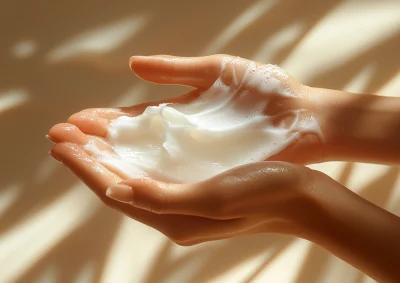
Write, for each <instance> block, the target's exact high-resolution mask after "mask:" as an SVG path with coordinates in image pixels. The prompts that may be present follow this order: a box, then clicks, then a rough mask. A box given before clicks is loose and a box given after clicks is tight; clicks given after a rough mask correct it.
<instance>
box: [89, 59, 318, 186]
mask: <svg viewBox="0 0 400 283" xmlns="http://www.w3.org/2000/svg"><path fill="white" fill-rule="evenodd" d="M231 63H232V62H224V63H222V64H223V66H222V68H221V69H222V71H221V74H223V73H224V72H225V73H224V74H226V73H227V71H230V72H231V73H232V72H233V75H232V81H231V83H230V85H229V86H227V85H225V84H224V83H223V80H222V79H221V78H219V79H218V80H217V81H216V82H215V83H214V85H213V86H212V87H211V88H209V89H208V90H206V91H205V92H203V93H202V94H201V96H200V97H199V98H198V99H196V100H195V101H193V102H191V103H190V104H160V105H158V106H151V107H147V108H146V110H145V111H144V113H143V114H142V115H139V116H137V117H128V116H123V117H120V118H118V119H116V120H114V121H113V122H112V123H111V125H110V128H109V132H108V136H107V137H106V138H105V139H104V141H105V142H106V143H107V144H108V145H109V146H111V147H112V149H113V151H114V152H115V153H114V154H110V153H109V151H104V150H100V149H99V147H98V146H95V144H96V143H95V142H93V141H92V142H91V143H90V144H89V145H88V146H86V149H87V150H88V151H89V152H91V154H92V155H94V156H96V157H97V158H98V160H99V161H100V162H101V163H102V164H103V165H105V166H107V167H108V168H109V169H111V170H112V171H114V172H117V173H118V174H120V175H122V176H124V177H125V178H143V177H144V178H151V179H155V180H159V181H169V182H176V183H186V182H197V181H201V180H205V179H207V178H210V177H212V176H214V175H217V174H219V173H221V172H223V171H226V170H229V169H231V168H234V167H237V166H239V165H243V164H247V163H252V162H257V161H263V160H265V159H267V158H269V157H271V156H273V155H275V154H277V153H279V152H280V151H282V150H283V149H285V148H286V147H287V146H288V145H289V144H291V143H292V142H294V141H295V140H296V139H298V138H299V136H300V134H301V133H305V132H313V133H315V134H317V135H318V136H320V137H321V138H322V135H321V132H320V128H319V125H318V123H317V121H316V119H314V118H313V117H312V116H311V117H310V116H309V117H308V118H307V119H306V120H305V119H301V118H300V113H301V112H302V111H303V110H302V109H295V110H289V111H285V112H284V113H275V115H273V116H268V115H265V114H264V113H263V112H265V109H266V107H267V106H268V103H269V102H270V100H271V98H272V97H274V98H275V99H276V98H277V97H282V99H284V98H285V97H286V98H287V97H295V95H294V94H292V93H291V91H290V89H289V88H285V87H284V85H285V79H286V78H287V75H286V73H285V72H284V71H283V70H282V69H280V68H278V67H277V66H274V65H264V66H261V67H257V66H256V64H255V63H251V64H250V66H249V67H248V69H247V71H246V73H245V75H244V78H243V80H241V82H238V79H237V78H236V76H235V73H234V71H233V69H232V65H231ZM228 68H229V70H228ZM228 73H229V72H228ZM279 117H281V118H279ZM288 117H291V118H290V119H289V121H290V123H289V124H288V123H287V121H288V119H287V118H288ZM280 120H281V121H280ZM273 121H274V122H273ZM277 121H278V122H277ZM285 121H286V122H285Z"/></svg>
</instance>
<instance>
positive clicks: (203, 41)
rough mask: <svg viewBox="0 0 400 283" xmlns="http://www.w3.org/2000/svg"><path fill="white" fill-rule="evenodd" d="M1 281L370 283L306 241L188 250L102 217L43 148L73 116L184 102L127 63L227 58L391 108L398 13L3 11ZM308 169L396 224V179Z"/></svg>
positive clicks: (292, 2) (277, 239)
mask: <svg viewBox="0 0 400 283" xmlns="http://www.w3.org/2000/svg"><path fill="white" fill-rule="evenodd" d="M0 31H1V32H0V34H1V40H0V50H1V52H0V63H1V65H0V66H1V68H0V128H1V130H2V135H1V157H2V163H1V164H0V167H1V170H0V172H1V173H0V174H1V179H0V182H1V183H0V274H1V275H0V276H1V279H0V281H1V282H24V283H25V282H133V283H136V282H145V283H153V282H173V283H180V282H290V283H292V282H295V283H302V282H305V283H313V282H327V283H331V282H332V283H335V282H342V283H347V282H349V283H350V282H351V283H353V282H354V283H364V282H372V280H370V279H368V278H367V277H365V276H364V275H362V274H361V273H360V272H358V271H357V270H355V269H354V268H352V267H351V266H349V265H347V264H346V263H344V262H342V261H341V260H339V259H337V258H335V257H334V256H332V255H330V254H328V253H327V252H325V251H324V250H323V249H322V248H320V247H317V246H315V245H313V244H311V243H309V242H307V241H304V240H299V239H295V238H292V237H288V236H280V235H256V236H251V237H243V238H237V239H232V240H225V241H218V242H212V243H206V244H201V245H198V246H194V247H189V248H184V247H179V246H176V245H175V244H173V243H171V242H170V241H169V240H167V239H166V238H165V237H164V236H163V235H161V234H159V233H158V232H156V231H154V230H152V229H151V228H148V227H146V226H144V225H142V224H139V223H136V222H135V221H133V220H130V219H127V218H125V217H123V216H121V215H120V214H119V213H117V212H114V211H112V210H110V209H108V208H105V207H103V206H102V205H101V203H100V201H98V200H97V199H96V197H95V196H94V195H92V194H91V192H90V191H89V190H87V189H86V188H85V186H84V185H82V184H81V183H80V182H78V181H77V180H76V179H75V178H74V177H73V176H72V175H71V174H70V173H69V172H68V171H67V170H66V169H65V168H63V166H62V165H59V164H57V163H56V162H55V161H53V160H52V159H51V158H50V157H49V156H48V155H47V152H48V150H49V148H50V143H49V142H48V141H46V139H45V137H44V135H45V133H46V132H47V130H48V129H49V128H50V127H51V126H52V125H53V124H55V123H57V122H62V121H65V120H66V118H67V117H68V116H69V115H70V114H71V113H74V112H76V111H78V110H81V109H83V108H89V107H108V106H115V105H130V104H136V103H139V102H143V101H147V100H155V99H160V98H165V97H167V96H170V95H174V94H177V93H180V92H181V91H183V90H184V88H183V87H172V86H170V87H163V86H155V85H150V84H147V83H144V82H141V81H140V80H139V79H137V78H135V77H134V76H133V75H132V74H131V73H130V71H129V68H128V58H129V56H131V55H148V54H160V53H164V54H173V55H181V56H198V55H204V54H213V53H228V54H233V55H238V56H241V57H246V58H251V59H255V60H259V61H261V62H265V63H275V64H278V65H280V66H281V67H283V68H284V69H285V70H286V71H288V72H289V73H291V74H292V75H293V76H294V77H296V78H298V79H299V80H300V81H301V82H302V83H305V84H309V85H312V86H319V87H326V88H335V89H344V90H349V91H354V92H369V93H377V94H378V93H379V94H385V95H393V96H394V95H398V96H400V75H399V66H400V56H399V50H400V1H397V0H387V1H367V0H365V1H361V0H360V1H317V0H315V1H311V0H308V1H297V0H289V1H242V0H235V1H233V0H219V1H214V0H204V1H187V0H176V1H162V0H159V1H155V0H152V1H138V0H130V1H115V2H114V1H105V0H104V1H77V0H73V1H15V0H7V1H2V3H1V8H0ZM313 167H314V168H317V169H320V170H322V171H323V172H325V173H327V174H329V175H330V176H332V177H334V178H335V179H337V180H338V181H340V182H341V183H343V184H345V185H346V186H348V187H350V188H351V189H352V190H354V191H356V192H357V193H359V194H361V195H362V196H364V197H366V198H367V199H369V200H371V201H372V202H374V203H376V204H378V205H380V206H383V207H385V208H387V209H388V210H390V211H392V212H394V213H396V214H397V215H400V177H399V169H398V168H395V167H386V166H376V165H366V164H348V163H327V164H322V165H315V166H313Z"/></svg>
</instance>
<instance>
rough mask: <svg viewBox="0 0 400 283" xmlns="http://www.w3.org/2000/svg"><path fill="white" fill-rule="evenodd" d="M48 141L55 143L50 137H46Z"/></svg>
mask: <svg viewBox="0 0 400 283" xmlns="http://www.w3.org/2000/svg"><path fill="white" fill-rule="evenodd" d="M46 139H48V140H49V141H50V142H52V143H55V141H53V140H52V139H51V137H50V136H49V135H46Z"/></svg>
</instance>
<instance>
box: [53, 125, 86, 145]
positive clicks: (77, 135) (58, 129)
mask: <svg viewBox="0 0 400 283" xmlns="http://www.w3.org/2000/svg"><path fill="white" fill-rule="evenodd" d="M46 137H47V139H48V140H50V141H51V142H53V143H59V142H72V143H77V144H82V145H84V144H87V143H88V141H89V140H88V138H87V136H86V135H85V134H84V133H82V132H81V131H80V130H79V129H78V127H76V126H75V125H72V124H69V123H59V124H57V125H54V126H53V127H51V129H50V130H49V134H48V135H47V136H46Z"/></svg>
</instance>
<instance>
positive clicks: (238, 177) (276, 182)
mask: <svg viewBox="0 0 400 283" xmlns="http://www.w3.org/2000/svg"><path fill="white" fill-rule="evenodd" d="M292 167H293V168H292ZM297 171H298V170H296V169H295V167H294V166H290V165H285V164H284V163H280V162H260V163H254V164H250V165H246V166H241V167H237V168H234V169H232V170H229V171H227V172H225V173H223V174H220V175H217V176H215V177H213V178H211V179H209V180H207V181H204V182H200V183H196V184H166V183H161V182H155V181H150V180H144V179H139V180H138V179H134V180H125V181H123V182H121V183H120V184H118V185H116V186H112V187H110V188H109V189H108V191H107V195H108V196H109V197H111V198H113V199H116V200H119V201H122V202H125V203H130V204H132V205H133V206H136V207H140V208H143V209H146V210H149V211H152V212H154V213H159V214H171V213H173V214H186V215H196V216H201V217H207V218H212V219H234V218H240V217H245V216H246V215H247V214H249V213H261V212H263V213H266V212H269V213H271V215H272V214H273V213H278V212H279V211H280V210H279V209H280V208H279V206H276V205H273V206H272V205H271V206H269V207H268V204H271V203H272V204H273V203H276V202H279V201H280V198H285V197H292V195H293V191H292V190H290V189H289V187H293V186H295V185H297V184H298V182H299V181H298V178H299V175H300V174H299V172H297ZM280 190H281V191H280ZM282 190H283V191H282Z"/></svg>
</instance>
